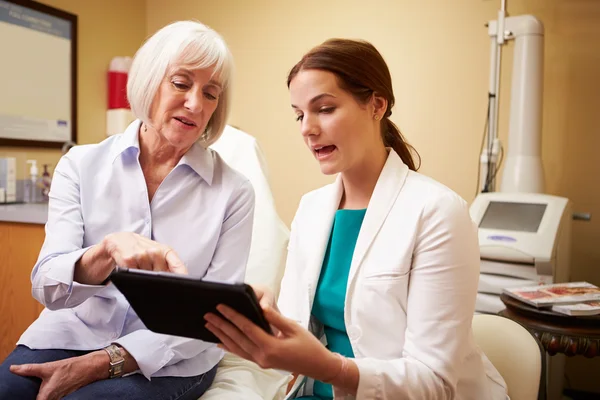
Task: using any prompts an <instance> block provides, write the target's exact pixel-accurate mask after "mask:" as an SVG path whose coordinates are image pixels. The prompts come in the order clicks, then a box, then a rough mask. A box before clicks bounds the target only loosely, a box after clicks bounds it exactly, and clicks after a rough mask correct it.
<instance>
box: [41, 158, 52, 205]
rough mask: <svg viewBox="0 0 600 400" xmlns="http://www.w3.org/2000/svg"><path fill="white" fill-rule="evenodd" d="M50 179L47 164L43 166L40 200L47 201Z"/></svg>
mask: <svg viewBox="0 0 600 400" xmlns="http://www.w3.org/2000/svg"><path fill="white" fill-rule="evenodd" d="M51 181H52V178H51V177H50V173H49V172H48V164H44V172H43V173H42V200H43V201H44V202H47V201H48V193H50V183H51Z"/></svg>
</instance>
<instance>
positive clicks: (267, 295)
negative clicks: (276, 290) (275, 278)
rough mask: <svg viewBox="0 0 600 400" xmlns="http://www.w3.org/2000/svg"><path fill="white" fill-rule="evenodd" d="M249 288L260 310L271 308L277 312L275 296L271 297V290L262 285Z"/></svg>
mask: <svg viewBox="0 0 600 400" xmlns="http://www.w3.org/2000/svg"><path fill="white" fill-rule="evenodd" d="M251 286H252V289H253V290H254V293H255V294H256V298H257V299H258V302H259V304H260V306H261V308H262V309H266V308H269V307H273V308H275V309H276V310H277V311H279V309H278V308H277V303H276V302H275V296H274V295H273V292H271V289H269V288H268V287H267V286H263V285H251Z"/></svg>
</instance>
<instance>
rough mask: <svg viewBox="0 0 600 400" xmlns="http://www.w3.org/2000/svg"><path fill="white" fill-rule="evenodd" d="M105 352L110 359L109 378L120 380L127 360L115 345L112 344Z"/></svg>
mask: <svg viewBox="0 0 600 400" xmlns="http://www.w3.org/2000/svg"><path fill="white" fill-rule="evenodd" d="M104 351H106V352H107V353H108V357H110V364H109V365H110V368H109V369H108V377H109V378H119V377H121V376H122V375H123V366H124V365H125V359H124V358H123V355H122V354H121V350H119V348H118V347H117V346H116V345H114V344H111V345H109V346H106V347H105V348H104Z"/></svg>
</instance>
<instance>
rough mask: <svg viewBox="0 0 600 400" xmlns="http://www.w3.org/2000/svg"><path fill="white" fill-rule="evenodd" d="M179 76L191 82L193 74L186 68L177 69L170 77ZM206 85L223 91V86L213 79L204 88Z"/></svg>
mask: <svg viewBox="0 0 600 400" xmlns="http://www.w3.org/2000/svg"><path fill="white" fill-rule="evenodd" d="M179 74H181V75H185V76H186V78H188V79H192V80H193V79H194V73H193V72H192V71H190V70H189V69H186V68H177V69H176V70H175V71H173V73H172V74H171V75H179ZM207 85H213V86H216V87H218V88H219V89H221V90H223V85H222V84H221V83H220V82H219V81H216V80H214V79H211V80H209V81H208V83H207V84H206V85H204V86H207Z"/></svg>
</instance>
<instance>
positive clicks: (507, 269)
mask: <svg viewBox="0 0 600 400" xmlns="http://www.w3.org/2000/svg"><path fill="white" fill-rule="evenodd" d="M505 15H506V0H501V9H500V11H499V12H498V19H497V20H496V21H490V22H489V23H488V25H487V26H488V34H489V36H490V38H491V57H490V88H489V97H488V99H489V100H488V115H487V123H486V127H487V129H488V130H487V146H486V148H483V143H482V152H481V156H480V180H479V182H478V188H479V190H480V191H481V192H482V193H481V194H479V195H478V196H477V197H476V198H475V200H474V201H473V204H472V205H471V208H470V213H471V217H472V218H473V220H474V221H475V222H476V223H477V226H478V227H479V246H480V253H481V264H480V269H481V270H480V275H479V287H478V294H477V301H476V305H475V310H476V313H494V314H496V313H498V312H499V311H501V310H502V309H504V308H505V307H504V304H503V303H502V302H501V301H500V294H501V293H502V289H503V288H509V287H517V286H529V285H535V284H538V283H558V282H567V281H569V280H570V257H571V221H572V219H573V218H574V214H573V212H572V209H571V203H570V201H569V200H568V199H566V198H563V197H557V196H550V195H546V194H543V192H544V173H543V167H542V159H541V137H542V135H541V132H542V82H543V56H544V28H543V25H542V23H541V22H540V21H539V20H538V19H537V18H535V17H533V16H531V15H521V16H514V17H506V16H505ZM508 40H514V41H515V46H514V55H513V57H514V61H513V68H512V69H513V70H512V82H511V83H512V85H511V99H510V122H509V129H508V142H509V143H508V151H507V154H506V155H505V154H504V149H503V146H502V145H501V143H500V140H499V138H498V133H497V130H498V104H499V99H498V94H499V86H500V60H501V55H502V46H503V45H504V44H505V43H506V42H507V41H508ZM503 156H505V157H503ZM503 158H505V164H504V170H503V173H502V185H501V187H500V191H499V192H496V174H497V172H498V170H499V168H500V164H501V163H502V161H503ZM577 217H578V218H577V219H589V216H587V217H586V216H585V215H578V216H577ZM546 365H547V370H546V382H547V385H546V393H547V398H548V400H559V399H561V397H562V390H563V381H564V367H565V356H564V355H555V356H554V357H552V358H551V357H550V356H547V362H546Z"/></svg>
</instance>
